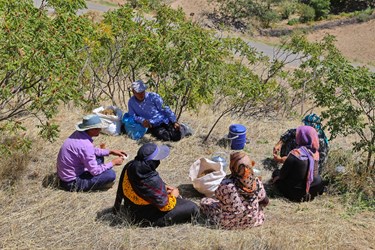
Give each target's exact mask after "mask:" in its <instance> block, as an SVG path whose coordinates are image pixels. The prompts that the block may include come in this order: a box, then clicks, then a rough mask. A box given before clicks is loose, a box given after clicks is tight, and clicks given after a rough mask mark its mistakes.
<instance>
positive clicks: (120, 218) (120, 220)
mask: <svg viewBox="0 0 375 250" xmlns="http://www.w3.org/2000/svg"><path fill="white" fill-rule="evenodd" d="M96 220H97V221H102V222H106V223H108V224H109V226H111V227H128V226H132V225H137V223H135V222H134V220H133V219H132V218H131V216H130V215H129V213H128V211H127V210H126V209H125V207H124V206H121V207H120V211H117V212H116V213H114V208H113V207H110V208H105V209H103V210H101V211H99V212H98V213H97V214H96Z"/></svg>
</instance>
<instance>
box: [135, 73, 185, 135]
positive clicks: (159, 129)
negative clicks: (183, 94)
mask: <svg viewBox="0 0 375 250" xmlns="http://www.w3.org/2000/svg"><path fill="white" fill-rule="evenodd" d="M146 89H147V85H146V84H145V83H144V82H143V81H142V80H137V81H135V82H133V83H132V92H133V96H132V97H131V98H130V99H129V102H128V109H129V110H128V113H129V115H131V116H134V120H135V121H136V122H137V123H140V124H142V126H143V127H145V128H148V131H149V132H150V133H151V134H152V135H153V136H155V137H156V138H158V139H159V140H163V141H179V140H181V139H182V138H183V137H185V136H189V135H191V130H190V128H189V127H188V126H187V125H185V124H182V123H181V124H180V123H179V122H178V121H177V119H176V115H175V114H174V113H173V111H172V110H171V109H170V108H169V107H168V106H164V105H163V99H162V98H161V97H160V95H158V94H157V93H154V92H146Z"/></svg>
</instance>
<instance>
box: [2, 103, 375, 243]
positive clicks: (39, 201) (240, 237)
mask: <svg viewBox="0 0 375 250" xmlns="http://www.w3.org/2000/svg"><path fill="white" fill-rule="evenodd" d="M83 114H84V112H82V111H80V110H72V109H69V108H62V109H61V113H60V116H59V117H58V123H59V124H60V126H61V128H62V129H61V134H60V136H59V139H58V140H57V141H56V142H54V143H52V144H50V143H46V142H42V141H36V142H38V143H36V144H35V148H34V149H33V154H32V155H31V156H30V163H29V164H28V166H27V169H26V171H25V173H24V174H22V176H21V180H20V183H19V184H18V185H16V186H14V188H12V189H10V190H0V200H1V204H0V211H1V212H0V232H1V234H0V248H1V249H37V248H38V249H51V248H54V249H73V248H75V249H230V248H234V249H371V248H372V247H373V246H374V245H375V240H374V238H373V232H374V230H375V214H374V213H373V212H367V211H362V212H353V210H348V208H347V207H345V204H344V203H343V202H342V200H340V198H339V197H338V196H334V195H324V196H321V197H318V198H317V199H316V200H314V201H313V202H310V203H303V204H297V203H291V202H288V201H285V200H284V199H282V198H271V201H270V205H269V206H268V207H267V208H266V210H265V214H266V221H265V224H264V225H263V226H261V227H258V228H253V229H248V230H240V231H225V230H220V229H215V228H209V227H206V226H205V225H204V224H194V225H191V224H185V225H176V226H172V227H167V228H151V227H149V228H140V227H138V226H137V225H132V224H130V222H129V221H127V220H126V217H124V216H114V215H112V213H111V207H112V205H113V203H114V198H115V193H116V189H117V188H116V187H115V188H112V189H110V190H109V191H107V192H95V193H69V192H65V191H61V190H57V189H54V188H52V187H43V185H42V183H43V180H44V179H45V178H46V177H48V176H49V175H51V174H53V173H54V171H55V159H56V155H57V153H58V150H59V147H60V145H61V144H62V142H63V140H64V139H65V138H66V137H67V136H69V135H70V134H71V133H72V132H73V130H74V124H75V123H76V122H78V121H80V119H81V116H82V115H83ZM182 121H185V122H187V123H189V124H190V125H191V126H192V127H193V128H194V130H195V133H194V135H193V136H192V137H189V138H186V139H184V140H182V141H180V142H172V143H168V144H169V145H170V146H171V155H170V156H169V157H168V158H167V159H166V160H165V161H163V162H162V164H161V166H160V168H159V169H158V170H159V172H160V174H161V176H162V178H163V179H164V180H165V181H166V182H168V183H170V184H172V185H175V186H178V187H179V188H180V190H181V194H182V196H184V197H186V198H189V199H192V200H193V201H194V202H197V203H198V202H199V200H200V198H201V195H199V194H198V193H197V192H195V191H194V190H193V188H192V185H191V182H190V180H189V177H188V172H189V167H190V165H191V164H192V163H193V162H194V161H195V160H196V159H198V158H199V157H201V156H204V157H211V156H212V154H213V153H215V152H225V153H227V154H229V153H230V152H231V150H230V149H229V148H228V147H222V146H219V145H218V142H219V140H220V139H222V138H223V137H224V136H225V135H226V134H227V133H228V127H229V125H230V124H232V123H241V124H244V125H245V126H246V127H247V136H248V138H249V139H250V143H249V144H247V145H246V147H245V151H247V152H248V153H249V154H250V156H251V157H252V158H253V159H254V160H255V161H256V162H257V167H258V168H260V169H262V170H263V171H262V177H263V180H264V181H267V179H268V178H269V176H270V172H268V171H266V170H264V168H263V165H262V164H261V162H262V160H263V159H265V158H267V157H270V156H271V152H272V147H273V145H274V143H276V142H277V140H278V137H279V135H280V134H281V133H282V132H284V131H285V130H286V129H288V128H290V127H295V126H298V125H299V124H300V122H299V119H297V118H296V119H291V120H284V119H283V120H230V119H229V118H225V119H223V120H222V121H221V123H220V124H219V125H218V126H217V127H216V129H215V130H214V132H213V135H212V137H211V138H210V140H209V142H208V143H207V144H202V139H203V138H204V136H205V135H206V134H207V132H208V130H209V128H210V127H211V124H212V123H213V122H214V121H215V116H213V115H212V114H211V111H210V110H208V109H205V108H202V110H201V111H200V112H199V113H194V114H193V113H190V114H185V116H184V117H183V119H182ZM32 125H33V124H32V122H30V128H31V130H30V135H31V136H32V135H33V131H32V127H31V126H32ZM35 140H37V139H35ZM148 140H153V139H152V138H151V137H149V135H146V137H145V138H144V139H143V140H142V141H141V142H138V143H137V142H136V141H133V140H130V139H129V138H127V137H125V136H118V137H111V136H106V135H101V136H99V137H98V138H95V141H94V143H95V144H99V143H100V142H105V143H106V144H107V146H108V147H111V148H121V149H124V150H126V152H128V153H129V155H130V158H133V157H134V156H135V154H136V151H137V149H138V148H139V145H140V143H143V142H145V141H148ZM350 140H351V138H339V139H337V140H335V141H333V142H331V145H332V149H333V150H335V149H338V148H341V149H347V148H350V144H349V142H350ZM121 169H122V167H116V168H115V170H116V172H117V173H118V174H119V173H120V171H121ZM20 174H21V173H20ZM116 185H117V182H116Z"/></svg>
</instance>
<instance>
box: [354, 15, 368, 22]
mask: <svg viewBox="0 0 375 250" xmlns="http://www.w3.org/2000/svg"><path fill="white" fill-rule="evenodd" d="M357 20H358V22H361V23H363V22H367V21H369V20H370V15H369V14H367V13H361V14H359V15H358V16H357Z"/></svg>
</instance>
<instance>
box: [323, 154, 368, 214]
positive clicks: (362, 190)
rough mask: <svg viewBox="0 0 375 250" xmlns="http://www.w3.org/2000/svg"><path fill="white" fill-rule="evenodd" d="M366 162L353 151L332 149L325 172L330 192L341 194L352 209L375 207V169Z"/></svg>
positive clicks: (324, 175)
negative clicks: (369, 167)
mask: <svg viewBox="0 0 375 250" xmlns="http://www.w3.org/2000/svg"><path fill="white" fill-rule="evenodd" d="M365 162H366V161H365V160H363V161H362V159H361V157H358V156H356V155H354V154H353V152H352V151H349V150H342V149H338V150H332V151H331V152H330V153H329V157H328V161H327V165H326V168H325V170H324V173H323V177H324V179H326V180H327V181H328V182H329V185H328V190H329V192H330V193H333V194H339V195H341V196H342V198H343V199H344V201H345V204H346V205H347V207H348V208H350V209H351V210H353V209H374V208H375V207H374V205H375V204H374V195H375V190H374V187H375V183H374V182H375V178H374V174H375V171H374V169H368V168H366V164H365Z"/></svg>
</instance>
